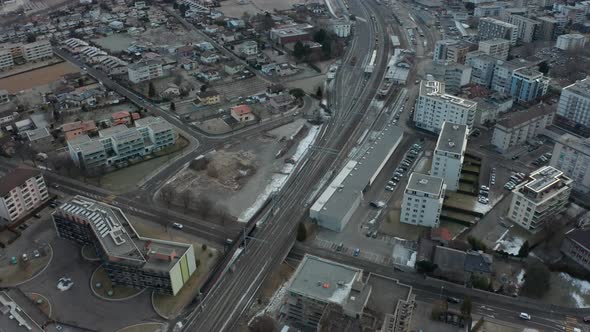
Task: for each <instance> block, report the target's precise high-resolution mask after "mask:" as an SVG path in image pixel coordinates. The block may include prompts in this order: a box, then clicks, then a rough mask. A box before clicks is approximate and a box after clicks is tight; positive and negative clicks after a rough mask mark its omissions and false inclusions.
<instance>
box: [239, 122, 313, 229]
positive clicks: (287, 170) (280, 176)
mask: <svg viewBox="0 0 590 332" xmlns="http://www.w3.org/2000/svg"><path fill="white" fill-rule="evenodd" d="M320 128H321V126H312V127H311V128H310V129H309V132H308V133H307V136H305V138H304V139H302V140H301V142H299V144H298V145H297V150H296V151H295V153H294V154H293V156H292V157H291V158H292V159H293V160H295V162H296V163H297V162H299V160H301V158H302V157H303V156H304V155H305V153H307V151H308V150H309V147H310V146H311V144H312V143H313V142H314V141H315V138H316V136H317V135H318V133H319V132H320ZM295 166H296V165H292V164H285V165H284V166H283V169H282V170H281V171H280V172H279V173H277V174H273V176H272V178H271V181H270V183H269V184H268V185H267V186H266V188H264V190H263V191H262V193H260V195H258V197H257V198H256V201H254V204H252V206H250V207H249V208H248V209H246V210H245V211H244V212H242V214H241V215H240V216H239V218H238V221H239V222H248V220H250V218H252V216H253V215H254V214H255V213H256V212H257V211H258V210H259V209H260V208H261V207H262V204H264V202H265V201H266V200H267V199H268V197H270V195H271V194H272V193H273V192H275V191H276V192H278V191H279V190H281V188H282V187H283V186H284V185H285V183H286V182H287V180H288V179H289V177H290V176H291V174H292V172H293V170H294V169H295Z"/></svg>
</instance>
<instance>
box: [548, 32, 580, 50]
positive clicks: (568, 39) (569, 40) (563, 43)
mask: <svg viewBox="0 0 590 332" xmlns="http://www.w3.org/2000/svg"><path fill="white" fill-rule="evenodd" d="M584 46H586V36H584V35H582V34H579V33H570V34H565V35H560V36H558V37H557V43H555V47H557V48H559V49H560V50H564V51H567V50H575V49H579V48H584Z"/></svg>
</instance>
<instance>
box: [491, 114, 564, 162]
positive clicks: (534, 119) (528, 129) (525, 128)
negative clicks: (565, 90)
mask: <svg viewBox="0 0 590 332" xmlns="http://www.w3.org/2000/svg"><path fill="white" fill-rule="evenodd" d="M555 112H556V107H555V105H547V104H538V105H535V106H533V107H531V108H529V109H528V110H526V111H520V112H514V113H510V114H508V115H507V116H506V117H505V118H504V119H501V120H499V121H498V122H497V123H496V124H495V125H494V132H493V134H492V144H493V145H494V146H495V147H496V149H498V150H499V151H500V152H502V153H505V152H507V151H508V150H510V149H514V148H516V147H518V146H523V145H524V144H526V143H527V141H529V140H531V139H532V138H534V137H535V136H537V135H539V133H540V132H541V130H543V129H545V128H546V127H548V126H550V125H551V124H552V123H553V118H554V117H555Z"/></svg>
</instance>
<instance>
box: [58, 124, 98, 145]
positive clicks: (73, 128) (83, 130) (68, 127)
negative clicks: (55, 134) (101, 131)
mask: <svg viewBox="0 0 590 332" xmlns="http://www.w3.org/2000/svg"><path fill="white" fill-rule="evenodd" d="M61 131H62V132H63V133H64V135H65V137H66V141H69V140H70V139H72V138H74V137H78V136H80V135H88V134H91V133H95V132H97V131H98V129H97V128H96V124H95V123H94V121H93V120H89V121H75V122H69V123H64V124H63V125H62V126H61Z"/></svg>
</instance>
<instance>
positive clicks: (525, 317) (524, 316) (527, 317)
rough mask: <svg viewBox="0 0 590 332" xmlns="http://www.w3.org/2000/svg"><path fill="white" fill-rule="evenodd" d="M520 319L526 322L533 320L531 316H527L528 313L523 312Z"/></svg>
mask: <svg viewBox="0 0 590 332" xmlns="http://www.w3.org/2000/svg"><path fill="white" fill-rule="evenodd" d="M518 318H520V319H524V320H531V315H529V314H527V313H526V312H521V313H520V314H519V315H518Z"/></svg>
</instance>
